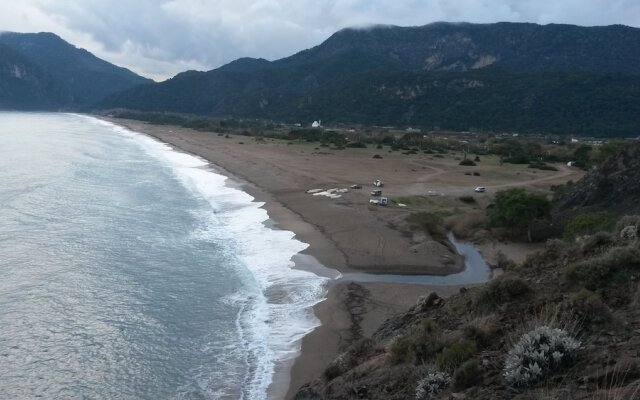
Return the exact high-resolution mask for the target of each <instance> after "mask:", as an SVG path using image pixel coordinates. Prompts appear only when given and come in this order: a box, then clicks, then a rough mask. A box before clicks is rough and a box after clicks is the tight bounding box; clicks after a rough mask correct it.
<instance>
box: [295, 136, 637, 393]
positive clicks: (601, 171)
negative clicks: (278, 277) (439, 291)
mask: <svg viewBox="0 0 640 400" xmlns="http://www.w3.org/2000/svg"><path fill="white" fill-rule="evenodd" d="M638 151H640V150H639V147H637V146H630V147H629V148H627V149H625V150H624V151H623V152H622V153H620V154H618V155H617V156H614V157H613V158H611V159H609V160H608V161H606V162H605V163H604V164H603V165H602V166H601V167H600V168H598V169H596V170H594V171H592V172H591V173H590V174H588V175H587V176H586V177H585V178H584V179H583V180H582V181H580V182H578V183H577V184H576V188H575V191H574V192H571V193H569V194H568V195H567V196H566V197H565V199H564V200H562V202H561V203H560V204H561V207H569V208H571V209H572V212H573V213H579V211H580V207H587V206H588V208H587V209H588V210H593V209H598V207H600V208H608V209H611V208H613V207H615V206H614V204H615V203H619V204H621V205H622V206H624V207H627V205H628V207H627V208H625V210H637V208H635V207H637V206H635V207H634V204H633V199H634V197H633V196H635V193H637V192H635V189H636V185H637V182H638V180H637V179H635V177H637V176H638V174H640V164H638V162H637V160H638V159H637V157H635V155H637V154H638ZM603 185H604V187H606V188H607V190H603V191H602V192H600V191H599V190H600V189H598V188H601V187H602V186H603ZM587 192H592V193H600V195H601V196H590V195H589V194H588V193H587ZM630 192H631V193H630ZM627 195H628V196H627ZM612 202H614V203H612ZM639 228H640V216H622V217H619V218H618V220H617V224H616V226H615V228H614V229H611V230H610V231H608V232H591V233H590V234H587V235H583V236H580V237H578V238H577V239H574V240H571V241H569V240H560V239H551V240H549V241H548V242H547V244H546V248H545V249H544V250H543V251H541V252H539V253H537V254H535V255H533V256H530V257H529V258H528V259H527V260H526V261H525V262H524V263H522V264H521V265H513V266H511V267H509V268H508V269H507V271H506V272H505V274H504V275H502V276H500V277H498V278H496V279H494V280H493V281H491V282H490V283H488V284H486V285H484V286H482V287H477V288H471V289H464V288H463V289H461V290H460V292H459V293H458V294H456V295H454V296H452V297H450V298H447V299H442V298H440V297H438V296H437V295H436V294H428V293H425V296H424V297H422V298H420V299H419V300H418V301H417V304H416V305H415V306H414V307H412V308H411V309H410V310H408V311H407V312H405V313H403V314H400V315H397V316H395V317H393V318H391V319H389V320H387V321H386V322H385V323H384V324H382V326H380V328H379V329H378V330H377V331H376V332H375V334H374V335H373V336H372V337H371V338H366V339H362V340H359V341H357V342H355V343H352V344H351V346H350V347H348V348H347V349H345V352H344V353H343V354H342V355H341V356H339V357H338V358H337V359H336V360H334V361H333V362H332V363H331V364H330V365H329V366H328V367H327V369H326V370H325V372H324V374H323V376H321V377H318V379H316V380H315V381H313V382H310V383H309V384H307V385H306V386H304V387H303V388H302V389H301V390H300V391H299V392H298V393H297V395H296V396H295V399H297V400H316V399H464V398H466V399H487V400H488V399H590V400H592V399H640V239H639V234H640V232H639Z"/></svg>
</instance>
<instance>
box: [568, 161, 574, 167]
mask: <svg viewBox="0 0 640 400" xmlns="http://www.w3.org/2000/svg"><path fill="white" fill-rule="evenodd" d="M575 166H576V162H575V161H569V162H568V163H567V167H575Z"/></svg>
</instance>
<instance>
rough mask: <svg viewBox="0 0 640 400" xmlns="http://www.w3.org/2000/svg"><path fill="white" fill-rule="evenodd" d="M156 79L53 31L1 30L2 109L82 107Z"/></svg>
mask: <svg viewBox="0 0 640 400" xmlns="http://www.w3.org/2000/svg"><path fill="white" fill-rule="evenodd" d="M148 82H151V81H150V80H148V79H146V78H143V77H141V76H138V75H136V74H134V73H133V72H131V71H129V70H127V69H125V68H121V67H117V66H115V65H113V64H110V63H108V62H106V61H104V60H101V59H99V58H97V57H96V56H94V55H93V54H91V53H89V52H88V51H86V50H83V49H79V48H76V47H75V46H73V45H71V44H69V43H67V42H66V41H64V40H62V39H61V38H60V37H58V36H56V35H54V34H52V33H12V32H2V33H0V108H1V109H13V110H79V109H82V108H84V107H87V106H89V105H91V104H93V103H95V102H97V101H99V100H101V99H103V98H104V97H106V96H108V95H111V94H113V93H115V92H118V91H122V90H125V89H128V88H130V87H132V86H135V85H139V84H143V83H148Z"/></svg>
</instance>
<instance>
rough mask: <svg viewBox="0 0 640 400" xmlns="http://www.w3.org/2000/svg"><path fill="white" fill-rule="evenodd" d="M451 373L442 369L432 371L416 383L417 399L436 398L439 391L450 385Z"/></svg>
mask: <svg viewBox="0 0 640 400" xmlns="http://www.w3.org/2000/svg"><path fill="white" fill-rule="evenodd" d="M449 381H450V378H449V375H448V374H447V373H445V372H442V371H435V372H430V373H429V374H427V376H425V377H424V378H422V379H420V381H418V385H416V399H417V400H431V399H434V398H435V397H436V396H437V395H438V393H440V392H441V391H442V390H443V389H444V388H446V387H447V386H448V385H449Z"/></svg>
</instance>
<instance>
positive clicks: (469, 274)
mask: <svg viewBox="0 0 640 400" xmlns="http://www.w3.org/2000/svg"><path fill="white" fill-rule="evenodd" d="M447 239H449V242H450V243H451V244H452V245H453V247H454V248H455V249H456V252H457V253H458V254H459V255H461V256H462V257H463V258H464V267H465V268H464V270H462V271H460V272H458V273H455V274H450V275H396V274H369V273H357V272H356V273H346V274H342V276H340V277H339V278H338V279H339V280H343V281H355V282H388V283H406V284H414V285H430V286H453V285H472V284H480V283H485V282H487V281H488V280H489V279H491V268H490V267H489V265H488V264H487V263H486V261H485V260H484V258H483V257H482V255H481V254H480V252H479V251H478V249H476V247H475V246H474V245H473V243H471V242H468V241H464V240H458V239H457V238H456V237H455V236H454V235H453V233H452V232H449V233H448V234H447Z"/></svg>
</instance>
